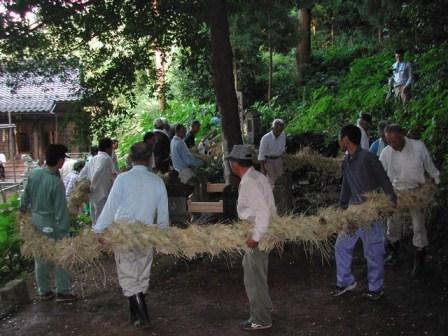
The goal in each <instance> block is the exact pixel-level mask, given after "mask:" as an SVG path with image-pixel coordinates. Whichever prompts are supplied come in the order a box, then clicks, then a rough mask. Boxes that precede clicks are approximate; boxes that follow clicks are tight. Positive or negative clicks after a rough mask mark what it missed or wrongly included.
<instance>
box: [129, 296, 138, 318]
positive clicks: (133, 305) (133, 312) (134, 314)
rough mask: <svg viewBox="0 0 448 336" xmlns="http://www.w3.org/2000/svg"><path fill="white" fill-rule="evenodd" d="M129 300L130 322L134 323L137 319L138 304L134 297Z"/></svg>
mask: <svg viewBox="0 0 448 336" xmlns="http://www.w3.org/2000/svg"><path fill="white" fill-rule="evenodd" d="M128 300H129V322H130V323H131V324H134V323H135V322H136V321H137V320H138V317H137V305H136V302H135V300H133V299H132V297H130V298H128Z"/></svg>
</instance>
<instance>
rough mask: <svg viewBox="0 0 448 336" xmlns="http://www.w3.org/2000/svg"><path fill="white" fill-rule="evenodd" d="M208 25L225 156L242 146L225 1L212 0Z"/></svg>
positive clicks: (214, 84)
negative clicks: (239, 145)
mask: <svg viewBox="0 0 448 336" xmlns="http://www.w3.org/2000/svg"><path fill="white" fill-rule="evenodd" d="M208 3H209V25H210V37H211V44H212V69H213V86H214V88H215V94H216V98H217V101H218V106H219V112H220V114H221V128H222V135H223V146H224V153H226V154H228V153H230V151H231V150H232V147H233V145H238V144H242V143H243V139H242V136H241V129H240V120H239V119H240V118H239V115H238V100H237V98H236V92H235V86H234V77H233V62H232V61H233V55H232V48H231V46H230V37H229V23H228V21H227V8H226V1H225V0H210V1H209V2H208Z"/></svg>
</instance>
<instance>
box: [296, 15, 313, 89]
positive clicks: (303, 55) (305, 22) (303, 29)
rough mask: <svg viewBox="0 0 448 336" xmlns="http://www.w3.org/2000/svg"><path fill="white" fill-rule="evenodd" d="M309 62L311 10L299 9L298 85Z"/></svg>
mask: <svg viewBox="0 0 448 336" xmlns="http://www.w3.org/2000/svg"><path fill="white" fill-rule="evenodd" d="M310 61H311V8H300V9H299V44H298V46H297V58H296V63H297V71H298V74H299V83H300V82H301V81H302V79H303V74H304V73H303V72H304V66H305V65H306V64H309V63H310Z"/></svg>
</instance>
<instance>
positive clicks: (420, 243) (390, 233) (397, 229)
mask: <svg viewBox="0 0 448 336" xmlns="http://www.w3.org/2000/svg"><path fill="white" fill-rule="evenodd" d="M410 214H411V217H412V229H413V233H414V234H413V237H412V244H413V245H414V246H415V247H418V248H421V247H425V246H428V236H427V233H426V227H425V215H424V213H423V212H421V211H415V210H414V211H411V213H410ZM404 222H405V221H404V220H403V218H402V217H400V216H393V217H391V218H389V219H388V220H387V239H389V241H390V242H391V243H394V242H396V241H399V240H400V239H401V237H402V235H403V224H404Z"/></svg>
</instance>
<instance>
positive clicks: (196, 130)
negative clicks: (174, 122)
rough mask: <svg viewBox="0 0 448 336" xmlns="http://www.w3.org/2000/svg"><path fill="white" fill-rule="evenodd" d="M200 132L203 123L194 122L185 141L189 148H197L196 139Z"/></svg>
mask: <svg viewBox="0 0 448 336" xmlns="http://www.w3.org/2000/svg"><path fill="white" fill-rule="evenodd" d="M200 130H201V123H200V122H199V120H193V122H192V123H191V128H190V130H189V131H188V133H187V136H186V137H185V139H184V141H185V144H186V145H187V147H188V148H192V147H194V146H195V144H196V143H195V137H196V134H198V133H199V131H200Z"/></svg>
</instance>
